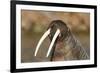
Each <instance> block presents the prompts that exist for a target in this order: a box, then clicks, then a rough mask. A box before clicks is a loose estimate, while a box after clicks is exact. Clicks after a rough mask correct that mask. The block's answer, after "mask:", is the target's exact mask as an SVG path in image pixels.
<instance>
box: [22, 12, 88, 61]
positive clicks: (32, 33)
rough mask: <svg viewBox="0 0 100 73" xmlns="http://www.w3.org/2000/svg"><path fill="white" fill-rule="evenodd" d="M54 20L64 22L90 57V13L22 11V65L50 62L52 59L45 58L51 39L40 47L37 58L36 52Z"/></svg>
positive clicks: (47, 39) (46, 40)
mask: <svg viewBox="0 0 100 73" xmlns="http://www.w3.org/2000/svg"><path fill="white" fill-rule="evenodd" d="M53 20H62V21H64V22H65V23H66V24H67V26H69V28H70V29H71V31H72V33H73V34H74V35H75V37H76V38H77V39H78V40H79V41H80V42H81V44H82V45H83V47H84V48H86V51H87V53H88V55H90V14H89V13H82V12H81V13H79V12H51V11H34V10H21V62H22V63H27V62H41V61H42V62H45V61H49V60H50V57H48V58H46V57H45V55H46V53H47V50H48V46H49V44H50V42H49V38H46V39H45V40H44V42H43V44H42V45H41V46H40V49H39V52H38V53H37V57H34V51H35V49H36V46H37V43H38V41H39V39H40V38H41V36H42V35H43V33H44V32H45V31H46V30H47V28H48V26H49V24H50V22H52V21H53Z"/></svg>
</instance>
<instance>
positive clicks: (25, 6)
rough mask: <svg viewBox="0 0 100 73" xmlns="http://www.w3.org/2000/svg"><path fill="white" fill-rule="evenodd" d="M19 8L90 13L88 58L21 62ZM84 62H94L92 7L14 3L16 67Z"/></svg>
mask: <svg viewBox="0 0 100 73" xmlns="http://www.w3.org/2000/svg"><path fill="white" fill-rule="evenodd" d="M21 9H26V10H45V11H64V12H86V13H87V12H88V13H90V31H91V32H90V60H80V61H63V62H33V63H21ZM86 64H94V10H93V9H85V8H84V9H83V8H69V7H50V6H35V5H16V68H17V69H20V68H40V67H53V66H72V65H86Z"/></svg>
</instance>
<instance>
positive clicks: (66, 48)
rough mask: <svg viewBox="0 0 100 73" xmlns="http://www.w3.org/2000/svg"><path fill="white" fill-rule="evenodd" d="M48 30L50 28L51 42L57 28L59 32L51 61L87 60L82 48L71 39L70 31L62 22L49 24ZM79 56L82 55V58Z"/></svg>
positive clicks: (56, 21)
mask: <svg viewBox="0 0 100 73" xmlns="http://www.w3.org/2000/svg"><path fill="white" fill-rule="evenodd" d="M48 28H51V33H50V35H49V38H50V40H51V41H52V39H53V36H54V34H55V32H56V30H57V28H59V29H60V31H61V34H60V36H58V37H57V40H56V42H55V45H54V46H55V47H54V48H53V49H54V50H53V51H52V52H53V54H52V57H51V58H52V60H51V61H64V60H80V59H88V58H89V57H88V56H87V55H85V54H87V53H86V52H85V51H83V49H84V48H83V47H82V46H81V45H80V43H79V42H78V41H77V40H76V39H75V38H74V37H73V35H72V33H71V31H70V29H69V28H68V26H67V25H66V24H65V23H64V22H63V21H61V20H54V21H52V22H51V23H50V26H49V27H48ZM81 53H82V54H81ZM81 55H83V57H82V56H81Z"/></svg>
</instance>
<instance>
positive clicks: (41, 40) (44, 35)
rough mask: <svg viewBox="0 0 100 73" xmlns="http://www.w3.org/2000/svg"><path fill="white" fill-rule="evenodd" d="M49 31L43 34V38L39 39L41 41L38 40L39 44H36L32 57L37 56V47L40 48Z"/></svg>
mask: <svg viewBox="0 0 100 73" xmlns="http://www.w3.org/2000/svg"><path fill="white" fill-rule="evenodd" d="M50 30H51V29H48V30H47V31H46V32H45V33H44V34H43V36H42V37H41V39H40V40H39V43H38V45H37V47H36V50H35V54H34V56H36V55H37V52H38V50H39V47H40V45H41V44H42V42H43V41H44V39H45V38H46V37H47V36H48V35H49V34H50Z"/></svg>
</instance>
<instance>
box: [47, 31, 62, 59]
mask: <svg viewBox="0 0 100 73" xmlns="http://www.w3.org/2000/svg"><path fill="white" fill-rule="evenodd" d="M59 33H60V30H59V29H57V31H56V33H55V35H54V37H53V39H52V42H51V44H50V46H49V49H48V52H47V55H46V57H48V56H49V54H50V51H51V49H52V47H53V45H54V42H55V40H56V39H57V36H58V35H59Z"/></svg>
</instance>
